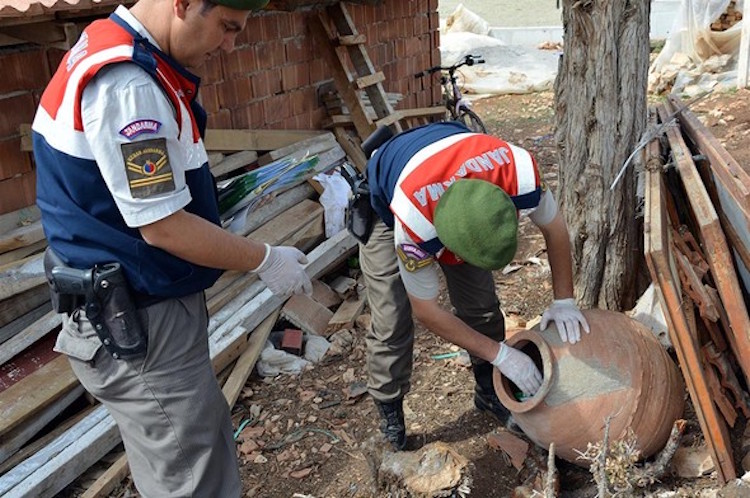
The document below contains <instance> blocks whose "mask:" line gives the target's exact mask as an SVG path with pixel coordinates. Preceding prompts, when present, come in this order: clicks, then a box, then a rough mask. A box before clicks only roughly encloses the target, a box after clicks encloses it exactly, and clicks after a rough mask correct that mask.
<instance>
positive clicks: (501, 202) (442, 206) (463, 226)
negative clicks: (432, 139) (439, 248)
mask: <svg viewBox="0 0 750 498" xmlns="http://www.w3.org/2000/svg"><path fill="white" fill-rule="evenodd" d="M433 224H434V225H435V230H436V231H437V236H438V238H439V239H440V242H442V243H443V245H444V246H445V247H446V248H448V250H450V251H451V252H452V253H454V254H455V255H456V256H458V257H459V258H461V259H463V260H464V261H466V262H467V263H470V264H472V265H474V266H477V267H479V268H483V269H485V270H497V269H500V268H503V267H505V265H507V264H508V263H510V262H511V261H512V260H513V256H514V255H515V254H516V247H517V246H518V213H517V211H516V206H515V205H514V204H513V201H512V200H511V199H510V197H509V196H508V194H507V193H505V191H504V190H503V189H501V188H500V187H498V186H497V185H494V184H492V183H490V182H487V181H484V180H469V179H463V180H457V181H456V182H454V183H453V185H451V186H450V187H448V190H446V191H445V193H444V194H443V195H442V197H440V200H439V201H438V204H437V206H436V207H435V216H434V219H433Z"/></svg>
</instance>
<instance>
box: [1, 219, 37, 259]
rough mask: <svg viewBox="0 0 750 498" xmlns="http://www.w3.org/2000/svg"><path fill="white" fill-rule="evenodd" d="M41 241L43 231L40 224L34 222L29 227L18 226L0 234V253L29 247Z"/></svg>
mask: <svg viewBox="0 0 750 498" xmlns="http://www.w3.org/2000/svg"><path fill="white" fill-rule="evenodd" d="M43 239H44V230H42V222H41V221H35V222H33V223H31V224H29V225H24V226H20V227H18V228H16V229H14V230H10V231H8V232H5V233H3V234H0V253H4V252H8V251H12V250H13V249H18V248H20V247H25V246H29V245H31V244H34V243H35V242H39V241H40V240H43Z"/></svg>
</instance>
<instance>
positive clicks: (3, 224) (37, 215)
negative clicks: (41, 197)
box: [0, 205, 42, 233]
mask: <svg viewBox="0 0 750 498" xmlns="http://www.w3.org/2000/svg"><path fill="white" fill-rule="evenodd" d="M41 218H42V213H41V212H40V211H39V208H38V207H36V205H34V206H28V207H25V208H22V209H19V210H17V211H11V212H10V213H5V214H0V233H5V232H9V231H11V230H14V229H16V228H19V227H22V226H24V225H29V224H32V223H34V222H36V221H38V220H40V219H41Z"/></svg>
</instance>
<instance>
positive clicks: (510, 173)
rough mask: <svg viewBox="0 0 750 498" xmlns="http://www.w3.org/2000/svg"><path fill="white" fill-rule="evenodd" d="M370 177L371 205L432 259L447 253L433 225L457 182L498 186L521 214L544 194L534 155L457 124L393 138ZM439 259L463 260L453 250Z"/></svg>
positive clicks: (376, 160)
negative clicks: (444, 198)
mask: <svg viewBox="0 0 750 498" xmlns="http://www.w3.org/2000/svg"><path fill="white" fill-rule="evenodd" d="M367 178H368V183H369V186H370V202H371V204H372V207H373V209H374V210H375V212H377V213H378V215H379V216H380V218H381V219H382V220H383V222H384V223H385V224H386V225H388V226H389V227H391V228H392V227H393V226H394V222H395V218H398V220H399V221H400V222H401V224H402V225H403V227H404V229H405V231H406V232H407V233H408V234H409V236H410V237H411V238H412V240H414V241H415V242H416V243H417V244H418V245H419V246H420V247H421V248H422V249H424V250H425V251H427V252H429V253H430V254H433V255H437V254H438V253H439V252H440V250H441V249H443V244H442V243H441V242H440V240H439V239H438V237H437V233H436V231H435V227H434V225H433V223H432V220H433V215H434V213H435V207H436V206H437V203H438V201H439V200H440V196H441V195H442V194H443V193H444V192H445V190H446V189H447V188H448V187H450V186H451V184H453V182H455V181H456V180H458V179H461V178H473V179H480V180H486V181H488V182H491V183H494V184H495V185H497V186H499V187H500V188H502V189H503V190H504V191H505V192H506V193H507V194H508V195H509V196H510V198H511V199H512V200H513V203H514V204H515V205H516V209H518V210H521V209H532V208H535V207H537V206H538V205H539V201H540V199H541V194H542V186H541V181H540V177H539V170H538V168H537V164H536V161H535V160H534V158H533V157H532V156H531V154H529V153H528V152H527V151H526V150H524V149H522V148H520V147H516V146H515V145H512V144H509V143H507V142H504V141H502V140H500V139H498V138H495V137H493V136H490V135H485V134H480V133H473V132H471V131H470V130H469V129H468V128H467V127H466V126H465V125H463V124H461V123H458V122H455V121H447V122H442V123H433V124H429V125H426V126H421V127H418V128H413V129H411V130H408V131H406V132H404V133H400V134H398V135H396V136H395V137H393V138H391V139H390V140H388V141H387V142H386V143H385V144H383V145H382V146H381V147H380V148H379V149H378V150H377V152H376V153H375V154H374V155H373V156H372V158H370V160H369V161H368V163H367ZM394 217H395V218H394ZM439 260H440V262H442V263H446V264H456V263H459V262H461V261H460V260H459V259H458V258H456V256H455V255H454V254H453V253H451V252H450V251H448V250H445V251H443V252H442V254H441V255H440V258H439Z"/></svg>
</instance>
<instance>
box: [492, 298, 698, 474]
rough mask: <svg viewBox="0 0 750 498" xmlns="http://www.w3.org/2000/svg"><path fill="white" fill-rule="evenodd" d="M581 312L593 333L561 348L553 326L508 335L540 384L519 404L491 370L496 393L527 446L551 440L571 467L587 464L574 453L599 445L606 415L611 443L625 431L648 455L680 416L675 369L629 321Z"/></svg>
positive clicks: (512, 387) (507, 385)
mask: <svg viewBox="0 0 750 498" xmlns="http://www.w3.org/2000/svg"><path fill="white" fill-rule="evenodd" d="M583 313H584V315H585V316H586V320H587V321H588V323H589V326H590V327H591V333H590V334H586V333H585V332H584V333H582V334H581V341H580V342H578V343H576V344H572V345H571V344H569V343H563V342H562V341H561V340H560V337H559V335H558V333H557V329H556V328H555V326H554V323H552V324H550V325H548V327H547V330H545V331H544V332H540V331H539V326H538V325H537V326H536V327H534V328H533V329H531V330H521V331H519V332H515V333H514V334H512V335H511V334H509V335H510V338H509V339H507V344H508V345H510V346H513V347H515V348H518V349H520V350H522V351H524V352H525V353H526V354H528V355H529V356H531V358H532V359H534V361H535V362H536V363H537V366H539V367H540V370H541V371H542V374H543V375H544V381H543V382H542V386H541V388H540V389H539V391H537V393H536V394H535V395H534V396H532V397H531V398H529V399H527V400H524V401H517V400H516V398H515V397H514V396H513V392H514V391H517V390H518V389H517V388H516V386H515V385H513V384H512V383H511V382H510V381H509V380H508V379H507V378H506V377H504V376H503V375H502V374H500V371H499V370H497V369H495V373H494V383H495V392H496V393H497V396H498V398H500V402H501V403H502V404H503V405H505V407H506V408H508V410H510V411H511V412H512V413H513V418H514V419H515V420H516V422H517V423H518V425H519V426H520V427H521V428H522V429H523V431H524V432H525V433H526V435H527V436H528V437H529V438H530V439H531V440H532V441H534V442H535V443H536V444H538V445H539V446H541V447H543V448H549V444H550V443H551V442H554V443H555V452H556V454H557V455H558V456H559V457H561V458H564V459H565V460H567V461H569V462H572V463H575V464H578V465H581V466H586V465H587V463H586V462H584V461H582V460H577V459H576V458H577V457H578V456H579V455H578V453H576V451H575V450H576V449H577V450H579V451H585V450H586V446H587V443H589V442H590V443H592V444H594V443H597V442H599V441H602V440H603V439H604V427H605V424H606V420H607V418H608V417H611V419H610V430H609V438H610V439H609V440H610V441H614V440H616V439H621V438H624V437H625V436H626V435H627V429H628V428H631V429H632V430H633V433H634V434H635V437H636V441H637V444H638V447H639V449H640V450H641V453H642V456H643V457H644V458H645V457H648V456H651V455H653V454H654V453H656V452H657V451H659V450H661V448H663V447H664V444H665V443H666V441H667V438H668V437H669V433H670V431H671V429H672V424H673V423H674V421H675V420H677V419H678V418H680V416H681V415H682V409H683V405H684V393H685V387H684V384H683V381H682V377H681V375H680V373H679V372H678V371H677V366H676V365H675V364H674V362H673V361H672V359H671V358H670V357H669V356H668V355H667V353H666V352H665V351H664V349H663V348H662V346H661V344H659V341H658V340H657V339H656V338H655V337H654V336H653V334H652V333H651V332H650V331H649V330H648V329H646V328H645V327H644V326H643V325H641V324H640V323H638V322H636V321H635V320H632V319H630V318H628V317H627V316H626V315H624V314H622V313H616V312H613V311H604V310H586V311H584V312H583Z"/></svg>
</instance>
